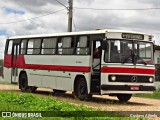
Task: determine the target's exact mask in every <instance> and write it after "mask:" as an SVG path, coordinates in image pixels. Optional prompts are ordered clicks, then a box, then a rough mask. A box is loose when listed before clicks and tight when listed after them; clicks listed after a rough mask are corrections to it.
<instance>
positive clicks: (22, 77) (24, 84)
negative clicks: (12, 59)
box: [19, 73, 29, 92]
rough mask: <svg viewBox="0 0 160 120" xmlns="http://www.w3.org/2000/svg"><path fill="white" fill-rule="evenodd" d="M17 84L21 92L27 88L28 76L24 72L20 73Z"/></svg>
mask: <svg viewBox="0 0 160 120" xmlns="http://www.w3.org/2000/svg"><path fill="white" fill-rule="evenodd" d="M19 86H20V89H21V91H22V92H26V91H27V90H28V88H29V87H28V78H27V75H26V73H22V74H21V75H20V80H19Z"/></svg>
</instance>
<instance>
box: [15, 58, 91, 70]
mask: <svg viewBox="0 0 160 120" xmlns="http://www.w3.org/2000/svg"><path fill="white" fill-rule="evenodd" d="M16 67H18V68H26V69H39V70H57V71H76V72H90V71H91V67H89V66H61V65H41V64H26V63H25V60H24V56H23V55H19V56H18V59H17V64H16Z"/></svg>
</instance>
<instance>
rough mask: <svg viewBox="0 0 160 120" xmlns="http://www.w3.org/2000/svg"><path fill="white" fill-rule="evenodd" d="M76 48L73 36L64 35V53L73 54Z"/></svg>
mask: <svg viewBox="0 0 160 120" xmlns="http://www.w3.org/2000/svg"><path fill="white" fill-rule="evenodd" d="M73 50H74V41H73V39H72V37H63V38H62V54H64V55H71V54H73Z"/></svg>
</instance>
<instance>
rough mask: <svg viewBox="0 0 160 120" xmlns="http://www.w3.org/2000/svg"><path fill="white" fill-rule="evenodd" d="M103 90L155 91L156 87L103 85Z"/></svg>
mask: <svg viewBox="0 0 160 120" xmlns="http://www.w3.org/2000/svg"><path fill="white" fill-rule="evenodd" d="M101 90H104V91H108V90H116V91H154V90H156V89H155V87H154V86H142V85H140V86H133V85H132V86H131V85H101Z"/></svg>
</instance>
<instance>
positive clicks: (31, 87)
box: [28, 86, 37, 93]
mask: <svg viewBox="0 0 160 120" xmlns="http://www.w3.org/2000/svg"><path fill="white" fill-rule="evenodd" d="M36 90H37V87H34V86H29V88H28V91H29V92H31V93H35V92H36Z"/></svg>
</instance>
